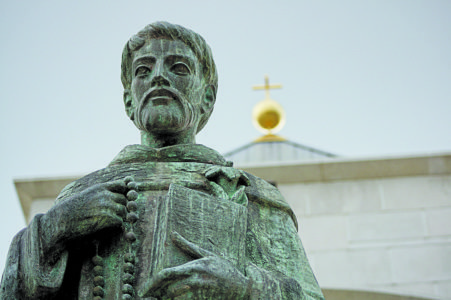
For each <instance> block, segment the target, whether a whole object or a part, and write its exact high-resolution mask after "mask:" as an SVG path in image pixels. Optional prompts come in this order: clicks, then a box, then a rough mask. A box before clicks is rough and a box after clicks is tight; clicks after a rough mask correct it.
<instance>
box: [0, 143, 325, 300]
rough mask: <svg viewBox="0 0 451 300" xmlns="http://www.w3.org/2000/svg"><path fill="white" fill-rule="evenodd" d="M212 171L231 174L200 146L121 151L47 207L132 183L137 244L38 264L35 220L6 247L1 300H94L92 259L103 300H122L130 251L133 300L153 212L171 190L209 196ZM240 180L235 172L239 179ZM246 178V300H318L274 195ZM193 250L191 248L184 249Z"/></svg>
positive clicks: (118, 234)
mask: <svg viewBox="0 0 451 300" xmlns="http://www.w3.org/2000/svg"><path fill="white" fill-rule="evenodd" d="M213 166H217V167H221V168H232V167H231V163H230V162H227V161H226V160H225V159H224V158H223V157H222V156H221V155H220V154H219V153H217V152H216V151H214V150H212V149H210V148H207V147H205V146H202V145H176V146H170V147H165V148H160V149H153V148H149V147H146V146H142V145H131V146H127V147H126V148H124V149H123V150H122V151H121V152H120V153H119V154H118V156H117V157H116V158H115V159H114V160H113V161H112V162H111V163H110V165H109V166H108V167H106V168H104V169H101V170H98V171H96V172H93V173H91V174H89V175H87V176H85V177H82V178H81V179H79V180H76V181H74V182H72V183H71V184H69V185H68V186H66V187H65V188H64V189H63V191H62V192H61V193H60V195H59V196H58V198H57V199H56V201H55V204H54V205H58V204H59V203H62V202H63V201H70V199H71V198H70V196H71V195H75V194H77V193H80V192H81V191H83V190H85V189H86V188H88V187H90V186H92V185H94V184H97V183H105V182H109V181H112V180H118V179H124V178H125V177H127V176H131V177H132V178H133V180H134V181H135V182H137V183H141V184H144V185H146V186H147V188H146V189H144V190H142V191H139V198H138V200H136V201H137V203H138V211H137V214H138V215H139V219H138V221H137V222H136V224H135V225H134V228H135V230H134V232H135V234H136V236H137V240H136V242H134V243H133V244H132V246H131V244H130V243H128V242H127V241H126V240H125V238H124V234H123V233H124V231H126V230H127V226H130V225H129V224H128V225H127V224H125V225H124V228H123V230H122V231H120V230H119V231H115V232H102V233H99V234H97V235H94V236H92V237H90V238H89V239H88V238H86V239H85V240H81V241H76V242H73V243H68V244H67V245H66V247H65V249H63V251H62V252H60V253H58V254H57V255H55V256H53V257H44V256H43V255H42V251H41V247H40V239H39V237H40V230H41V229H40V225H39V224H40V219H41V218H42V215H37V216H36V217H35V218H34V219H33V220H32V221H31V223H30V224H29V226H28V227H27V228H25V229H23V230H22V231H21V232H19V233H18V234H17V235H16V236H15V237H14V239H13V242H12V244H11V247H10V250H9V253H8V259H7V263H6V267H5V270H4V274H3V277H2V283H1V290H0V299H21V300H22V299H24V300H25V299H66V300H70V299H93V297H94V296H93V290H94V288H95V284H94V277H95V276H96V274H95V272H94V268H95V263H94V262H93V260H92V258H93V257H94V256H96V255H98V256H100V257H102V259H103V264H102V265H103V271H102V275H103V278H104V284H103V291H104V295H103V299H122V295H123V293H124V291H123V289H124V279H123V276H124V268H126V266H125V264H126V260H124V259H125V254H126V253H127V252H129V251H131V250H133V252H134V253H135V255H136V260H137V262H138V263H136V264H135V266H134V280H133V283H132V284H131V286H132V287H133V293H134V297H135V298H134V299H153V298H140V297H139V296H138V295H137V291H139V290H140V289H142V288H143V286H144V285H145V283H146V282H147V281H148V280H149V278H150V277H151V276H152V275H153V274H152V270H151V268H150V266H151V265H152V262H151V261H150V259H151V255H150V253H151V252H152V249H151V247H152V242H151V241H152V239H153V235H154V231H155V226H156V225H155V216H154V215H155V214H154V211H155V206H156V205H157V204H158V203H157V202H158V199H161V197H162V196H163V197H164V195H166V194H167V193H168V189H169V187H170V185H171V184H177V185H180V186H183V187H185V188H188V189H192V190H195V191H199V192H201V193H206V194H209V195H213V196H215V195H216V194H215V193H214V189H212V184H211V183H210V182H209V181H210V180H209V179H207V178H206V176H205V173H206V172H207V170H208V169H210V168H211V167H213ZM240 172H241V171H240ZM242 174H243V176H244V177H246V178H247V180H248V184H247V186H245V190H244V191H245V197H246V198H247V201H248V202H247V206H246V211H247V225H246V230H245V231H246V232H245V246H244V249H242V251H243V252H244V253H245V265H244V266H240V267H242V270H243V273H244V275H245V276H246V277H248V278H250V279H251V280H252V282H253V284H252V291H251V297H250V299H323V296H322V294H321V290H320V288H319V286H318V284H317V281H316V279H315V277H314V275H313V272H312V270H311V268H310V265H309V262H308V260H307V257H306V254H305V252H304V249H303V247H302V244H301V241H300V239H299V236H298V234H297V222H296V218H295V216H294V214H293V211H292V210H291V208H290V207H289V205H288V204H287V203H286V201H285V200H284V199H283V197H282V195H281V194H280V192H279V191H278V189H277V188H275V187H274V186H272V185H271V184H269V183H268V182H266V181H265V180H262V179H260V178H258V177H256V176H253V175H251V174H248V173H244V172H242ZM191 242H193V243H196V241H191ZM131 247H132V248H133V249H131Z"/></svg>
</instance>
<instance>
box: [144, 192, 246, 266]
mask: <svg viewBox="0 0 451 300" xmlns="http://www.w3.org/2000/svg"><path fill="white" fill-rule="evenodd" d="M155 226H156V227H155V228H156V230H155V234H154V237H153V241H152V260H151V261H152V274H157V273H158V272H159V271H161V270H163V269H165V268H170V267H174V266H178V265H182V264H184V263H187V262H189V261H192V260H193V259H194V258H193V257H191V256H189V255H188V254H186V253H184V252H183V251H182V250H181V249H179V248H178V247H177V246H176V245H175V244H174V243H173V241H172V236H173V232H177V233H178V234H180V235H181V236H182V237H184V238H185V239H186V240H188V241H189V242H192V243H194V244H196V245H197V246H199V247H201V248H203V249H205V250H208V251H210V252H213V253H214V254H216V255H218V256H220V257H223V258H224V259H227V260H228V261H230V262H231V263H232V264H233V265H234V266H235V267H236V268H237V269H238V270H240V271H241V272H243V273H244V270H243V267H244V259H245V257H246V251H245V249H246V248H245V238H246V228H247V207H245V206H244V205H242V204H238V203H235V202H232V201H231V200H226V199H221V198H217V197H213V196H211V195H208V194H206V193H203V192H199V191H196V190H192V189H188V188H185V187H182V186H179V185H176V184H171V186H170V188H169V192H168V194H167V196H164V197H162V198H160V201H159V202H158V206H157V208H156V216H155Z"/></svg>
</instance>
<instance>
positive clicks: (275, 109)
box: [252, 75, 285, 142]
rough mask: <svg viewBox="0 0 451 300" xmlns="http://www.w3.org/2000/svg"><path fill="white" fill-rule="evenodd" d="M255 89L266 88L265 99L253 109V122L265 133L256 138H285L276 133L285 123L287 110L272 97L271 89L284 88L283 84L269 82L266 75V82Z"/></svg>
mask: <svg viewBox="0 0 451 300" xmlns="http://www.w3.org/2000/svg"><path fill="white" fill-rule="evenodd" d="M252 88H253V89H254V90H264V91H265V99H263V100H262V101H260V102H259V103H257V104H256V105H255V106H254V109H253V110H252V122H253V123H254V126H255V127H256V128H257V129H258V130H259V131H261V132H263V133H264V134H265V135H264V136H262V137H260V138H259V139H257V140H256V142H261V141H269V140H272V141H275V140H279V141H280V140H285V139H284V138H282V137H280V136H277V135H275V133H276V132H279V131H280V130H281V129H282V127H283V126H284V125H285V111H284V109H283V108H282V106H281V105H280V104H279V103H278V102H276V101H274V100H273V99H271V97H270V96H269V91H270V90H271V89H280V88H282V85H281V84H272V85H271V84H269V77H268V75H266V76H265V84H264V85H257V86H253V87H252Z"/></svg>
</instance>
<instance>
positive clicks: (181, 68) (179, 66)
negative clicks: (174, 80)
mask: <svg viewBox="0 0 451 300" xmlns="http://www.w3.org/2000/svg"><path fill="white" fill-rule="evenodd" d="M171 72H173V73H175V74H177V75H189V74H191V71H190V69H189V68H188V66H187V65H185V64H184V63H180V62H179V63H176V64H174V65H173V66H172V67H171Z"/></svg>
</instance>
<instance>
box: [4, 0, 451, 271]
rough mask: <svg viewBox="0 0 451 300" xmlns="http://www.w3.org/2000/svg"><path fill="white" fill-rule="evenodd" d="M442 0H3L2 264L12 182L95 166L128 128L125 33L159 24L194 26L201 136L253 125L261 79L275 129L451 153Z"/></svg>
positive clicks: (10, 230) (224, 144) (364, 145)
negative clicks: (205, 60)
mask: <svg viewBox="0 0 451 300" xmlns="http://www.w3.org/2000/svg"><path fill="white" fill-rule="evenodd" d="M450 16H451V1H447V0H443V1H434V0H423V1H416V0H373V1H360V0H356V1H350V0H340V1H336V0H330V1H300V0H293V1H261V0H260V1H230V0H229V1H222V2H220V3H219V1H183V0H180V1H174V0H173V1H149V0H143V1H111V0H110V1H80V0H79V1H60V0H59V1H43V0H40V1H33V0H28V1H6V0H4V1H0V40H1V48H0V88H1V96H2V100H1V109H0V126H1V131H0V143H1V144H0V145H1V148H0V149H1V150H0V151H1V156H0V157H1V158H0V187H1V191H2V199H1V200H0V201H1V202H0V203H1V208H2V209H1V211H0V218H1V220H2V221H1V224H2V230H1V232H0V270H3V265H4V262H5V259H6V254H7V250H8V247H9V244H10V242H11V239H12V237H13V236H14V234H15V233H16V232H18V231H19V230H20V229H21V228H22V227H24V226H25V222H24V218H23V215H22V212H21V209H20V206H19V201H18V198H17V195H16V193H15V190H14V186H13V181H12V180H13V179H14V178H33V177H46V176H61V175H66V176H67V175H82V174H85V173H88V172H91V171H94V170H96V169H99V168H102V167H105V166H106V165H107V164H108V162H109V161H110V160H111V159H112V158H113V157H114V156H115V155H116V154H117V153H118V152H119V151H120V150H121V149H122V148H123V147H124V146H126V145H128V144H135V143H139V142H140V141H139V134H138V131H137V130H136V129H135V128H134V127H133V125H132V124H131V122H130V121H128V119H127V117H126V115H125V113H124V109H123V105H122V85H121V83H120V58H121V52H122V48H123V46H124V44H125V42H126V41H127V40H128V38H129V37H130V36H131V35H133V34H134V33H136V32H137V31H139V30H140V29H142V28H143V27H144V26H145V25H147V24H148V23H151V22H154V21H158V20H166V21H170V22H173V23H176V24H181V25H183V26H186V27H188V28H191V29H193V30H194V31H196V32H198V33H200V34H201V35H202V36H203V37H204V38H205V39H206V40H207V42H208V43H209V44H210V46H211V48H212V50H213V54H214V57H215V61H216V64H217V67H218V72H219V92H218V98H217V105H216V108H215V112H214V113H213V116H212V119H211V121H210V123H209V124H208V125H207V126H206V128H205V129H204V130H203V132H202V133H201V134H200V135H199V136H198V143H201V144H205V145H207V146H209V147H212V148H214V149H216V150H219V151H220V152H223V153H224V152H227V151H230V150H233V149H235V148H237V147H239V146H242V145H244V144H246V143H248V142H250V141H252V140H253V139H255V138H256V137H258V136H259V133H258V132H257V131H256V130H255V129H254V128H253V127H252V125H251V118H250V114H251V110H252V107H253V106H254V105H255V104H256V103H257V102H258V101H260V100H262V99H263V96H264V93H263V92H256V91H252V90H251V87H252V85H255V84H262V83H263V77H264V74H269V75H270V80H271V82H272V83H282V84H283V85H284V88H283V89H282V90H274V91H272V92H271V96H272V98H274V99H275V100H278V101H279V102H280V103H281V104H282V105H283V106H284V108H285V109H286V112H287V124H286V126H285V128H284V129H283V130H282V131H281V132H280V134H281V135H283V136H285V137H287V138H289V139H290V140H292V141H294V142H298V143H301V144H305V145H308V146H311V147H316V148H319V149H322V150H325V151H329V152H332V153H336V154H339V155H343V156H347V157H356V156H361V157H362V156H363V157H364V156H375V157H379V156H386V155H411V154H418V155H422V154H428V153H437V152H444V151H446V152H448V151H451V134H450V133H451V132H450V131H451V130H450V129H451V18H450Z"/></svg>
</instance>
